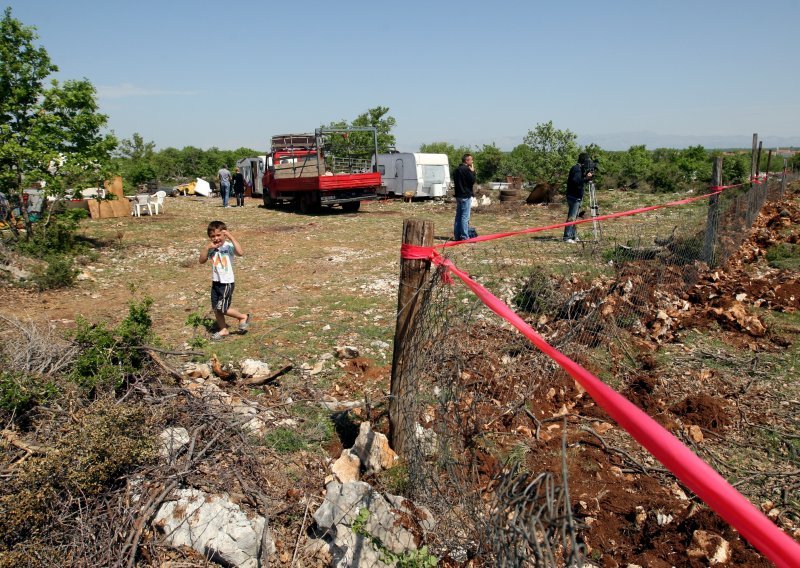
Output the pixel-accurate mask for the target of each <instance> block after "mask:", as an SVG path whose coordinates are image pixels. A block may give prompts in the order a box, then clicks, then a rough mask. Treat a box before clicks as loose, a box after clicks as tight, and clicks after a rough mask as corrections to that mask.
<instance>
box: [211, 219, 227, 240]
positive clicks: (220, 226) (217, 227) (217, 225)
mask: <svg viewBox="0 0 800 568" xmlns="http://www.w3.org/2000/svg"><path fill="white" fill-rule="evenodd" d="M227 228H228V226H227V225H226V224H225V223H223V222H222V221H211V222H210V223H209V224H208V231H207V232H208V236H209V237H210V236H211V233H213V232H214V231H224V230H225V229H227Z"/></svg>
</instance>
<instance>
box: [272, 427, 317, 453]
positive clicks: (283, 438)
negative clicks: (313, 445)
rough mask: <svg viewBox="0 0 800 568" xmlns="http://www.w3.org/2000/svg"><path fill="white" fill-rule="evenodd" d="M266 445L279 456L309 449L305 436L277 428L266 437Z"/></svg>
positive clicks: (287, 429)
mask: <svg viewBox="0 0 800 568" xmlns="http://www.w3.org/2000/svg"><path fill="white" fill-rule="evenodd" d="M264 443H265V444H266V445H267V446H268V447H270V448H272V449H273V450H275V451H276V452H278V453H279V454H291V453H293V452H299V451H300V450H306V449H308V443H307V442H306V440H305V439H304V438H303V436H302V435H301V434H300V433H298V432H295V431H294V430H292V429H291V428H276V429H274V430H270V431H269V432H267V434H266V435H265V436H264Z"/></svg>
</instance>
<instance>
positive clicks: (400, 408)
mask: <svg viewBox="0 0 800 568" xmlns="http://www.w3.org/2000/svg"><path fill="white" fill-rule="evenodd" d="M403 244H409V245H418V246H425V247H429V246H432V245H433V222H432V221H421V220H418V219H406V220H405V221H403ZM430 266H431V263H430V261H429V260H407V259H400V286H399V289H398V292H397V323H396V324H395V329H394V350H393V353H392V379H391V387H390V398H389V439H390V441H391V444H392V448H393V449H394V451H395V452H397V454H398V455H400V456H403V455H404V451H405V449H406V448H407V447H408V442H409V439H408V438H409V437H410V436H411V435H413V434H412V433H413V431H414V423H413V422H414V420H415V417H414V416H412V415H411V409H413V407H414V405H413V404H412V403H411V399H412V397H414V396H415V395H416V392H415V389H414V387H413V384H409V383H410V382H411V381H410V378H409V375H408V373H407V366H406V364H407V362H408V361H407V359H408V356H409V352H408V348H409V341H408V340H409V339H410V338H411V337H412V335H413V333H414V329H415V327H416V322H415V317H416V315H417V311H418V310H419V307H420V291H421V289H422V286H423V285H424V284H425V282H426V280H427V278H428V273H429V272H430Z"/></svg>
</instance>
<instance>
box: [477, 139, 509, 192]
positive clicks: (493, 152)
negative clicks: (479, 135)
mask: <svg viewBox="0 0 800 568" xmlns="http://www.w3.org/2000/svg"><path fill="white" fill-rule="evenodd" d="M502 165H503V152H501V151H500V149H499V148H498V147H497V146H495V145H494V144H491V145H486V144H484V146H483V147H482V148H481V149H480V150H478V151H477V152H475V171H476V173H477V175H478V182H480V183H484V182H487V181H502V180H501V177H502V175H503V174H502V171H501V168H502Z"/></svg>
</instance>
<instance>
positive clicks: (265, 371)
mask: <svg viewBox="0 0 800 568" xmlns="http://www.w3.org/2000/svg"><path fill="white" fill-rule="evenodd" d="M239 367H240V369H241V373H242V376H243V377H266V376H269V374H270V373H271V371H270V369H269V365H268V364H266V363H264V362H263V361H259V360H257V359H245V360H244V361H242V362H241V363H240V364H239Z"/></svg>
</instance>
